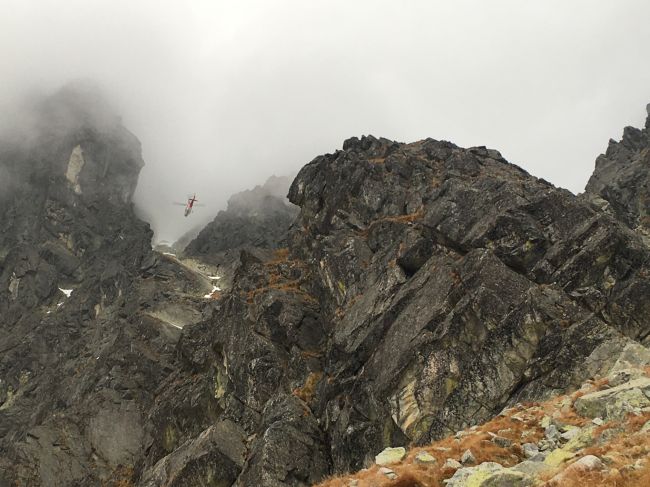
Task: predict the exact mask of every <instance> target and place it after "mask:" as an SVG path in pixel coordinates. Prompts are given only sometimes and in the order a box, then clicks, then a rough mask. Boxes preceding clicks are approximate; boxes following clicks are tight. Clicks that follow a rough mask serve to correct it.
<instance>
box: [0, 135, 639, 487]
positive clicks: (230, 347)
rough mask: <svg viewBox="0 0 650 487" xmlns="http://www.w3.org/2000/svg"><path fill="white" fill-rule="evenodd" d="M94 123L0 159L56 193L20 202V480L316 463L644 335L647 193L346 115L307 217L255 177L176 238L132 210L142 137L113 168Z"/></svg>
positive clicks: (560, 388) (2, 288) (139, 480)
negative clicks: (245, 201) (380, 134)
mask: <svg viewBox="0 0 650 487" xmlns="http://www.w3.org/2000/svg"><path fill="white" fill-rule="evenodd" d="M81 126H82V127H83V129H82V133H86V134H88V133H90V134H91V136H87V137H86V138H85V139H84V138H82V137H81V136H79V135H78V133H77V132H76V131H73V132H72V133H71V135H70V137H69V138H65V137H64V138H60V139H57V140H61V141H63V140H67V141H69V142H66V143H67V145H61V149H60V150H59V151H54V150H52V151H50V150H48V147H49V146H48V144H47V143H45V142H43V144H42V145H39V147H41V149H39V151H41V152H39V153H40V154H43V155H42V156H40V157H38V158H34V159H33V160H32V159H29V158H28V156H27V155H25V154H24V153H22V152H20V151H14V152H11V151H10V154H9V156H7V155H6V154H5V155H3V158H2V161H3V163H2V165H0V167H7V168H9V170H11V171H13V172H16V167H23V166H21V165H20V164H18V163H17V162H16V161H19V160H25V161H27V162H25V164H24V166H27V165H30V164H31V165H35V167H41V166H38V165H39V164H40V165H43V164H45V166H47V167H48V168H49V169H48V171H49V172H47V173H46V174H47V178H45V177H43V178H36V179H35V180H34V181H32V180H29V181H26V182H22V181H21V182H20V184H22V185H28V184H32V185H36V186H30V187H31V188H35V189H34V190H33V191H35V192H36V193H38V194H42V196H41V198H42V205H41V206H38V205H32V206H30V205H24V204H19V201H18V198H20V196H19V195H20V193H18V192H14V193H12V195H14V196H12V197H11V198H8V199H7V201H8V203H7V204H5V206H4V207H3V212H2V217H1V218H2V224H3V225H5V228H8V229H9V230H8V231H7V232H6V233H5V234H3V241H2V248H3V249H5V250H4V254H3V257H2V264H1V265H2V279H1V280H0V293H2V294H0V305H1V306H2V308H0V311H1V312H2V316H3V325H2V331H1V333H2V335H1V336H0V346H1V347H2V350H3V351H4V352H3V356H2V358H1V364H0V366H1V367H2V368H1V369H0V374H1V375H0V377H2V380H3V382H2V383H1V386H2V387H3V389H2V391H4V392H3V393H2V394H3V395H2V397H0V401H2V406H0V435H1V438H2V439H1V440H0V441H1V443H0V448H2V453H3V455H2V458H6V459H7V460H4V463H3V464H0V472H3V470H2V469H4V475H5V478H6V479H7V483H9V482H13V481H15V480H16V479H18V480H19V481H20V482H22V485H24V484H27V485H75V484H76V485H93V484H96V483H99V482H111V481H114V482H117V481H122V482H127V481H128V482H130V483H132V484H134V485H139V486H147V487H153V486H169V487H171V486H187V485H197V486H198V485H219V486H228V485H236V486H240V487H244V486H268V487H275V486H277V487H279V486H306V485H311V484H314V483H317V482H318V481H320V480H321V479H322V478H324V477H325V476H327V475H330V474H333V473H341V472H348V471H354V470H358V469H361V468H363V467H365V466H367V465H370V464H372V463H373V462H374V457H375V455H376V454H377V453H379V452H380V451H381V450H383V449H384V448H385V447H387V446H393V447H395V446H403V445H404V446H405V445H409V444H416V445H417V444H425V443H428V442H430V441H433V440H436V439H439V438H443V437H445V436H447V435H449V434H454V433H455V432H456V431H458V430H461V429H463V428H466V427H469V426H471V425H476V424H479V423H482V422H485V421H487V420H489V419H491V418H492V417H493V416H495V415H496V414H498V413H499V411H501V410H502V409H503V408H504V407H507V406H510V405H514V404H516V403H518V402H522V401H542V400H547V399H550V398H551V397H552V396H554V395H557V394H562V393H565V392H567V391H571V390H572V389H575V388H577V387H580V385H581V384H582V383H584V382H585V381H586V380H587V379H590V378H591V377H594V376H596V375H599V374H604V373H606V372H607V371H608V370H610V369H611V368H612V367H613V366H614V365H615V362H616V360H617V357H619V356H620V354H621V353H623V352H624V350H626V349H628V348H629V347H630V346H642V345H641V344H644V345H646V346H647V345H648V340H649V339H648V336H649V335H650V309H649V306H650V305H649V304H648V302H647V295H648V292H649V291H650V279H649V277H648V276H650V268H649V266H650V264H649V260H648V257H650V249H649V248H648V246H647V245H646V244H645V242H644V240H643V235H641V234H640V233H639V232H637V231H635V230H634V229H635V228H637V226H635V225H633V224H632V225H631V224H630V221H632V220H631V219H632V218H633V217H632V216H630V215H632V214H633V211H635V210H634V208H635V207H633V206H630V207H629V208H630V209H629V210H628V209H626V208H628V207H626V206H624V205H621V209H620V212H621V213H617V212H616V211H614V212H612V211H608V210H607V209H603V207H605V206H606V205H603V204H602V202H601V204H597V203H598V202H599V200H597V199H596V198H595V197H590V198H586V197H576V196H574V195H572V194H571V193H569V192H568V191H565V190H562V189H558V188H556V187H554V186H552V185H551V184H549V183H547V182H545V181H543V180H540V179H537V178H535V177H533V176H531V175H529V174H527V173H526V172H525V171H523V170H522V169H520V168H518V167H516V166H514V165H512V164H509V163H508V162H507V161H505V160H504V159H503V157H502V156H501V155H500V154H499V153H498V152H497V151H495V150H492V149H486V148H484V147H474V148H469V149H464V148H460V147H458V146H456V145H454V144H452V143H449V142H444V141H436V140H433V139H426V140H422V141H419V142H415V143H410V144H403V143H398V142H393V141H390V140H386V139H378V138H375V137H371V136H368V137H362V138H361V139H358V138H352V139H349V140H347V141H345V143H344V144H343V149H342V150H339V151H336V152H335V153H333V154H326V155H323V156H319V157H317V158H316V159H314V160H313V161H312V162H310V163H309V164H307V165H306V166H305V167H304V168H303V169H302V170H301V171H300V173H299V174H298V175H297V177H296V178H295V180H294V181H293V183H292V184H291V187H290V190H289V199H290V201H291V203H293V204H294V205H296V206H297V207H299V210H298V213H297V215H296V214H295V212H294V210H291V207H290V206H288V205H286V204H285V203H284V202H283V201H282V199H281V198H280V199H278V198H276V197H274V198H276V199H274V200H273V201H274V202H276V203H278V204H277V206H276V205H275V203H274V204H273V205H271V204H269V203H268V201H269V200H268V199H267V197H266V196H264V197H263V198H260V199H259V201H258V203H257V205H258V206H257V207H258V208H259V207H260V205H259V202H262V204H261V206H262V207H264V208H270V209H271V210H272V214H273V215H281V216H282V222H283V223H282V225H280V224H279V223H277V222H275V223H271V224H268V222H267V221H266V220H265V219H264V218H261V219H260V218H258V215H256V214H255V213H256V210H251V207H250V205H240V204H239V203H240V201H239V199H238V198H234V199H233V200H231V207H229V209H228V211H227V212H224V213H222V214H221V215H219V216H217V218H216V219H215V221H214V222H213V223H212V224H211V225H210V226H209V227H208V228H207V229H206V230H205V231H204V232H202V233H201V235H199V237H198V238H197V239H196V240H195V241H194V242H192V243H191V244H190V246H188V249H187V254H188V256H189V257H190V258H187V259H183V258H180V259H177V258H175V257H173V256H164V255H161V254H158V253H155V252H152V251H151V250H150V246H149V239H150V232H149V230H148V228H147V226H146V225H145V224H143V223H141V222H138V221H137V220H136V219H135V218H134V217H133V214H132V210H131V207H130V205H129V197H128V196H129V194H130V193H128V192H127V191H126V189H127V188H132V185H133V184H135V181H134V180H133V175H134V174H135V175H137V170H134V169H133V168H137V167H138V161H141V159H139V151H138V150H135V151H134V150H133V149H134V148H136V147H137V146H136V145H130V146H129V147H131V149H132V150H131V151H130V152H128V153H124V154H128V155H125V156H124V157H122V158H117V155H115V156H113V157H111V158H109V160H110V161H111V162H109V163H108V166H107V167H108V168H109V169H107V170H106V172H105V176H103V177H106V178H109V179H110V183H109V184H108V185H107V186H106V187H108V188H114V190H110V191H109V190H103V189H102V190H101V191H99V190H98V191H96V192H95V191H93V189H92V188H93V186H92V181H91V180H92V179H93V178H97V177H98V175H99V177H102V176H101V175H102V174H104V173H103V172H101V171H100V172H99V173H98V172H96V170H95V169H92V168H93V167H94V166H95V165H96V164H97V161H98V160H99V161H101V159H99V156H97V155H93V154H99V153H101V151H98V150H97V149H93V148H92V147H94V146H95V145H97V146H101V145H102V144H104V143H107V141H108V140H114V139H112V138H111V137H113V136H112V135H111V134H112V132H110V131H109V132H106V129H105V128H104V129H103V131H102V130H97V129H94V132H93V129H92V127H93V125H92V123H91V124H90V127H91V128H88V127H89V124H88V123H87V122H84V123H82V124H81ZM102 127H103V126H102ZM115 130H117V131H118V132H119V133H125V132H123V129H122V128H118V129H115ZM38 140H43V141H45V140H46V139H38ZM82 142H83V143H82ZM60 144H63V142H60ZM78 146H79V149H77V147H78ZM85 154H90V155H91V156H92V157H88V159H86V157H85ZM115 154H117V152H115ZM20 157H22V158H23V159H20ZM114 158H116V159H115V162H113V159H114ZM82 159H83V161H84V163H83V164H82V163H81V162H79V161H80V160H82ZM61 161H63V162H61ZM100 166H101V164H100ZM101 167H104V166H101ZM111 167H115V168H116V170H117V168H119V167H123V168H127V167H128V168H131V169H128V170H127V171H126V172H127V174H131V176H129V177H130V179H128V178H127V179H125V177H126V176H124V174H123V173H121V172H120V176H118V175H117V174H116V175H115V177H114V178H113V173H112V172H111V170H110V168H111ZM86 170H88V171H89V173H88V175H86V173H84V171H86ZM129 171H131V172H129ZM597 172H598V171H597ZM37 173H38V174H40V172H38V171H37ZM91 175H92V177H91ZM610 179H611V178H610ZM610 179H608V178H604V177H601V178H600V180H601V181H605V183H603V184H613V183H609V182H607V181H610ZM89 184H90V186H89ZM590 185H591V183H590ZM25 187H27V186H25ZM29 191H32V190H31V189H30V190H29ZM253 192H255V190H254V191H253ZM25 194H27V193H25ZM30 194H31V193H30ZM95 195H96V196H95ZM590 195H591V196H593V195H594V192H593V191H592V192H591V193H590ZM249 196H250V195H249ZM27 198H28V199H33V197H32V198H29V197H27ZM254 199H255V198H254ZM280 203H281V204H282V205H283V206H280ZM57 205H58V206H57ZM21 208H29V210H21ZM49 208H54V209H55V210H56V211H53V210H48V209H49ZM285 208H287V210H286V212H285ZM21 211H23V212H25V211H26V212H27V213H25V214H23V213H21ZM272 218H275V216H273V217H272ZM231 222H234V223H232V224H231ZM260 237H263V238H260ZM122 238H123V239H124V242H123V243H122ZM68 242H69V243H68ZM21 244H25V245H22V246H21ZM59 247H60V248H63V249H64V250H65V252H63V251H60V250H57V252H58V253H57V252H50V250H49V249H50V248H55V249H59ZM21 249H23V250H21ZM21 252H23V253H21ZM226 255H230V256H231V257H232V262H231V263H228V262H224V256H226ZM61 256H63V257H61ZM215 256H216V257H215ZM64 257H65V258H64ZM73 258H74V259H76V260H71V259H73ZM61 262H63V264H62V263H61ZM208 271H209V272H208ZM66 272H67V274H66ZM222 273H224V275H225V274H227V279H226V278H225V277H224V280H223V281H222V280H219V286H216V285H214V283H213V282H211V279H212V278H214V279H217V278H221V277H223V276H222ZM222 282H224V284H221V283H222ZM58 287H60V288H61V289H64V290H68V289H70V288H72V289H73V291H72V294H71V295H70V297H69V298H66V297H65V296H64V295H63V294H62V293H63V291H58V289H57V288H58ZM217 289H218V290H217ZM59 303H62V304H61V305H60V306H59ZM635 344H636V345H635ZM0 485H1V483H0ZM10 485H11V484H10Z"/></svg>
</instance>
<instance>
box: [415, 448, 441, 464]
mask: <svg viewBox="0 0 650 487" xmlns="http://www.w3.org/2000/svg"><path fill="white" fill-rule="evenodd" d="M436 462H437V460H436V457H434V456H433V455H431V454H430V453H427V452H424V451H421V452H419V453H418V454H416V455H415V463H422V464H425V465H430V464H434V463H436Z"/></svg>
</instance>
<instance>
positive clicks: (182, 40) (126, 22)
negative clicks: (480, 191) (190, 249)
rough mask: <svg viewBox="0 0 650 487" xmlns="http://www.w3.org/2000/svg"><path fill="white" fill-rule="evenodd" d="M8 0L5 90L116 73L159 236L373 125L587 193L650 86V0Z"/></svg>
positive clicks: (1, 90) (637, 115) (3, 22)
mask: <svg viewBox="0 0 650 487" xmlns="http://www.w3.org/2000/svg"><path fill="white" fill-rule="evenodd" d="M0 12H1V14H0V80H1V81H0V101H3V99H12V98H15V97H18V96H20V94H21V93H24V92H25V90H29V89H34V88H36V89H40V90H55V89H56V88H58V87H60V86H61V85H63V84H65V83H66V82H67V81H69V80H72V79H75V78H92V79H95V80H97V81H98V82H99V83H100V84H101V85H102V86H104V87H105V88H106V89H107V90H108V91H109V92H110V94H111V96H113V97H114V98H115V99H116V100H117V103H118V105H119V107H120V110H121V112H122V114H123V118H124V123H125V125H127V126H128V127H129V128H130V129H131V130H132V131H133V132H134V133H135V134H136V135H137V136H138V137H139V138H140V140H141V141H142V144H143V150H144V158H145V161H146V163H147V166H146V167H145V168H144V169H143V171H142V173H141V175H140V183H139V187H138V191H137V193H136V201H137V203H138V205H140V206H142V207H143V208H144V209H145V210H146V212H147V213H149V214H150V215H151V216H152V222H151V223H152V226H153V227H154V228H155V230H156V231H157V234H158V238H159V239H167V240H173V239H175V238H176V237H178V236H179V235H180V233H181V232H182V231H184V230H187V229H188V228H189V227H190V226H192V225H193V224H196V223H197V222H198V221H199V219H201V218H211V217H212V216H214V214H215V213H216V212H217V210H218V209H220V208H222V207H223V206H224V205H225V202H226V200H227V199H228V197H229V195H230V194H231V193H233V192H236V191H240V190H242V189H245V188H248V187H252V186H254V185H255V184H259V183H262V182H264V180H265V179H266V178H267V177H268V176H270V175H271V174H278V175H281V174H289V173H292V172H295V171H297V170H298V169H299V168H300V167H301V166H303V165H304V164H306V163H307V162H309V161H310V160H311V159H313V157H315V156H316V155H318V154H321V153H325V152H333V151H334V150H336V149H338V148H340V147H341V144H342V142H343V140H344V139H346V138H348V137H351V136H355V135H356V136H359V135H362V134H373V135H376V136H383V137H388V138H391V139H396V140H400V141H404V142H409V141H414V140H418V139H422V138H425V137H433V138H435V139H446V140H450V141H452V142H454V143H456V144H458V145H461V146H472V145H487V146H489V147H493V148H496V149H498V150H500V151H501V153H502V154H503V155H504V156H505V157H506V158H507V159H508V160H510V161H511V162H513V163H516V164H518V165H520V166H522V167H524V168H525V169H526V170H528V171H529V172H531V173H533V174H534V175H536V176H540V177H543V178H545V179H547V180H549V181H551V182H552V183H554V184H555V185H557V186H562V187H565V188H567V189H569V190H571V191H573V192H580V191H582V189H583V188H584V185H585V183H586V181H587V179H588V177H589V175H590V173H591V171H592V169H593V164H594V160H595V158H596V156H597V155H598V154H599V153H601V152H603V151H604V149H605V148H606V145H607V141H608V139H609V138H619V137H620V135H621V133H622V129H623V127H624V126H625V125H635V126H641V125H642V124H643V122H644V120H645V116H646V112H645V106H646V104H647V103H648V102H650V62H648V56H649V55H650V23H649V19H650V2H649V1H648V0H618V1H594V0H538V1H533V0H525V1H524V0H471V1H470V0H453V1H450V0H444V1H443V0H429V1H425V0H422V1H416V0H412V1H406V0H403V1H398V0H393V1H382V0H367V1H366V0H345V1H338V0H292V1H279V0H260V1H242V0H239V1H232V0H230V1H217V0H205V1H203V0H193V1H189V0H188V1H181V0H179V1H164V0H129V1H126V0H125V1H120V0H106V1H104V0H40V1H35V0H0ZM3 116H4V117H6V116H11V114H3ZM195 192H196V194H197V198H198V199H199V200H201V201H203V202H204V203H206V205H207V206H206V207H204V208H200V209H199V210H197V214H196V215H192V216H191V217H190V218H188V219H185V218H184V217H183V215H182V208H179V207H175V206H172V204H171V203H172V202H173V201H178V200H183V199H184V198H185V197H186V196H187V195H188V194H191V193H195ZM199 212H200V213H202V216H201V215H200V214H198V213H199Z"/></svg>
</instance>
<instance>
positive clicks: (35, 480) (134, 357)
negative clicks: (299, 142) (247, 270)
mask: <svg viewBox="0 0 650 487" xmlns="http://www.w3.org/2000/svg"><path fill="white" fill-rule="evenodd" d="M99 96H100V95H99V94H98V93H97V92H95V91H93V90H92V89H91V90H90V91H88V89H87V88H84V87H81V88H79V87H68V88H65V89H63V90H62V91H61V92H59V93H58V94H56V95H55V96H53V97H51V98H47V99H44V100H42V101H40V102H39V103H38V104H36V106H35V107H33V113H32V115H33V116H34V119H35V123H34V124H32V125H31V126H30V127H28V130H24V131H23V132H20V133H14V134H10V136H7V137H5V138H4V140H3V141H2V143H0V170H1V171H2V174H4V175H5V176H6V177H7V179H6V180H5V182H7V184H5V185H4V186H3V188H2V193H1V199H0V228H2V232H0V351H1V353H0V485H14V484H15V485H30V486H31V485H43V486H61V485H71V486H72V485H100V484H101V483H102V482H104V483H105V482H109V481H110V479H111V478H117V477H116V475H117V476H120V477H122V476H123V475H127V476H128V475H130V471H131V470H130V469H131V468H132V467H133V466H134V465H135V464H136V463H137V461H138V460H139V459H140V458H141V457H142V454H143V451H144V449H145V447H146V445H147V444H148V441H150V439H149V438H148V436H147V434H146V431H145V420H146V416H147V411H148V408H149V404H151V403H152V402H153V398H154V397H155V391H156V387H157V385H158V384H159V383H161V382H162V380H163V379H164V378H165V377H166V376H167V375H168V374H169V373H170V371H171V363H172V362H173V357H174V344H175V342H176V341H177V340H178V337H179V335H180V330H179V329H178V328H176V327H174V326H171V325H170V324H169V323H166V322H164V321H161V320H160V319H157V318H155V316H156V313H155V312H156V311H157V310H158V308H159V307H160V306H163V305H164V306H171V305H173V304H177V302H178V301H180V300H181V299H183V300H185V301H186V304H187V306H188V307H192V308H197V309H200V307H199V305H200V304H201V299H200V298H197V299H196V300H194V301H192V300H191V299H190V298H187V297H183V298H181V297H177V295H178V294H179V293H178V289H179V288H182V289H181V291H182V292H183V293H184V295H187V294H188V293H192V292H194V293H195V294H202V293H205V290H204V289H203V288H202V287H201V283H198V282H195V281H194V280H192V279H188V278H187V276H186V275H185V273H184V272H182V270H180V269H178V267H177V266H176V265H175V264H174V263H173V262H170V261H167V260H165V259H163V258H161V257H160V256H159V255H157V254H154V253H152V251H151V243H150V242H151V234H152V232H151V230H150V229H149V226H148V225H147V224H145V223H143V222H141V221H139V220H138V219H137V218H136V217H135V216H134V214H133V210H132V207H131V204H130V200H131V196H132V194H133V190H134V189H135V186H136V183H137V177H138V173H139V171H140V168H141V167H142V164H143V163H142V157H141V153H140V144H139V142H138V141H137V139H136V138H135V136H133V135H132V134H131V133H130V132H128V131H127V130H126V129H125V128H124V127H123V126H122V125H121V124H120V123H119V120H118V119H117V118H116V117H115V116H113V115H112V114H111V112H110V111H108V108H107V107H106V106H105V104H104V103H103V102H102V100H101V97H100V98H99V99H97V97H99ZM199 314H200V312H199ZM118 474H119V475H118Z"/></svg>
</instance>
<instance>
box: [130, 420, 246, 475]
mask: <svg viewBox="0 0 650 487" xmlns="http://www.w3.org/2000/svg"><path fill="white" fill-rule="evenodd" d="M245 454H246V442H245V438H244V436H243V431H242V430H241V428H239V427H238V426H237V425H236V424H234V423H232V422H230V421H222V422H220V423H217V424H216V425H214V426H210V427H209V428H208V429H206V430H205V431H203V432H202V433H201V434H200V435H199V436H198V437H197V438H195V439H192V440H188V441H187V442H185V443H184V444H182V445H181V446H180V447H179V448H177V449H176V450H174V451H173V452H172V453H171V454H169V455H168V456H166V457H164V458H162V459H161V460H160V461H159V462H158V463H157V464H156V465H155V466H154V467H153V468H152V469H151V470H150V471H149V472H147V474H146V476H145V477H144V478H143V479H142V481H141V484H142V485H143V486H145V487H183V486H186V485H219V486H221V485H223V486H226V485H228V486H230V485H232V484H233V483H234V482H235V480H236V479H237V477H238V475H239V473H240V472H241V469H242V467H243V465H244V459H245Z"/></svg>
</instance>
